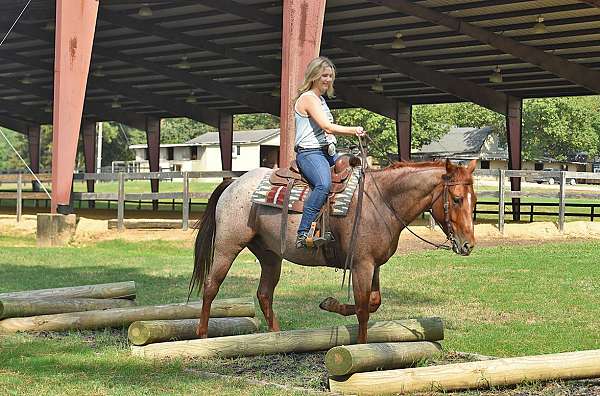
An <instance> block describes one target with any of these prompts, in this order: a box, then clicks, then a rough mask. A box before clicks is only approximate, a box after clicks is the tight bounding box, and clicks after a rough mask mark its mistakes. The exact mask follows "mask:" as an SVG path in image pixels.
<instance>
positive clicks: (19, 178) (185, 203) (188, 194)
mask: <svg viewBox="0 0 600 396" xmlns="http://www.w3.org/2000/svg"><path fill="white" fill-rule="evenodd" d="M244 173H245V172H241V171H219V172H212V171H211V172H162V173H161V172H145V173H140V172H134V173H122V172H121V173H75V174H74V175H73V180H79V181H88V180H97V181H117V182H118V192H116V193H102V192H100V193H98V192H83V193H82V192H73V193H71V197H72V199H74V200H79V201H99V200H102V201H104V200H106V201H108V202H110V201H117V228H118V229H119V230H123V229H124V225H123V222H124V219H125V202H126V201H145V200H148V201H158V200H161V199H162V200H165V199H172V200H173V203H174V202H175V200H181V205H182V228H183V230H187V229H188V226H189V216H190V205H191V200H192V199H208V198H209V197H210V195H211V194H210V193H203V192H192V191H190V185H189V180H190V179H202V178H235V177H239V176H241V175H243V174H244ZM40 176H41V177H40ZM40 176H38V178H39V179H40V180H41V181H50V180H51V175H49V174H44V175H40ZM173 179H181V180H182V181H183V191H181V192H156V193H126V192H125V182H126V181H128V180H173ZM32 181H35V178H34V177H33V176H31V175H25V174H11V175H9V174H3V175H0V182H1V183H16V185H17V189H16V192H13V191H6V192H0V199H15V200H16V202H17V205H16V211H17V221H20V220H21V216H22V212H23V200H24V199H31V200H47V199H48V196H47V195H46V193H45V192H36V191H27V192H24V191H23V183H25V182H32ZM173 205H174V204H173Z"/></svg>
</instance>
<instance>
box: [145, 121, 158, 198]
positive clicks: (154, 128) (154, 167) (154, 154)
mask: <svg viewBox="0 0 600 396" xmlns="http://www.w3.org/2000/svg"><path fill="white" fill-rule="evenodd" d="M146 141H147V143H148V165H149V166H150V172H160V119H159V118H154V117H147V118H146ZM150 189H151V191H152V192H153V193H157V192H158V179H151V180H150ZM152 209H153V210H158V200H153V201H152Z"/></svg>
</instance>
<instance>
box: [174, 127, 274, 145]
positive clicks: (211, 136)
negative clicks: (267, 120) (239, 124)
mask: <svg viewBox="0 0 600 396" xmlns="http://www.w3.org/2000/svg"><path fill="white" fill-rule="evenodd" d="M278 135H279V128H277V129H256V130H252V131H235V132H233V144H252V143H254V144H256V143H262V142H264V141H265V140H268V139H271V138H274V137H276V136H278ZM185 144H187V145H217V146H218V145H219V133H218V132H208V133H204V134H202V135H200V136H198V137H195V138H193V139H192V140H189V141H187V142H185Z"/></svg>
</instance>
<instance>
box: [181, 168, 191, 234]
mask: <svg viewBox="0 0 600 396" xmlns="http://www.w3.org/2000/svg"><path fill="white" fill-rule="evenodd" d="M181 211H182V219H181V228H182V229H183V231H187V230H188V221H189V219H190V178H189V175H188V173H187V172H183V195H182V197H181Z"/></svg>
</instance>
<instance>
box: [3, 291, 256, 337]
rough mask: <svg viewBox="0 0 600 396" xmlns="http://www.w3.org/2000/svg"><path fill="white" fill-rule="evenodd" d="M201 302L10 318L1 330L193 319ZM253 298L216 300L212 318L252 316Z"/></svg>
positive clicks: (10, 331) (104, 325) (114, 325)
mask: <svg viewBox="0 0 600 396" xmlns="http://www.w3.org/2000/svg"><path fill="white" fill-rule="evenodd" d="M201 309H202V303H201V302H190V303H188V304H185V303H181V304H167V305H156V306H142V307H127V308H115V309H109V310H95V311H86V312H71V313H61V314H53V315H41V316H31V317H25V318H9V319H4V320H1V321H0V331H3V332H8V333H13V332H17V331H65V330H85V329H99V328H106V327H122V326H129V325H130V324H131V323H133V322H136V321H140V320H164V319H192V318H197V317H199V316H200V311H201ZM254 314H255V309H254V300H253V299H252V298H231V299H223V300H215V301H214V302H213V304H212V306H211V311H210V315H211V317H230V316H254Z"/></svg>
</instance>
